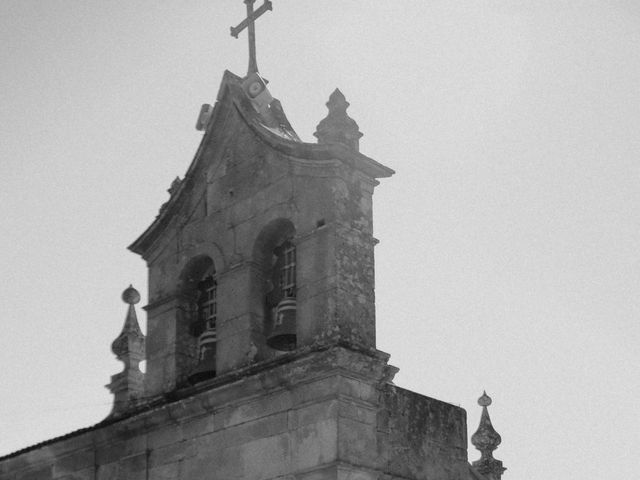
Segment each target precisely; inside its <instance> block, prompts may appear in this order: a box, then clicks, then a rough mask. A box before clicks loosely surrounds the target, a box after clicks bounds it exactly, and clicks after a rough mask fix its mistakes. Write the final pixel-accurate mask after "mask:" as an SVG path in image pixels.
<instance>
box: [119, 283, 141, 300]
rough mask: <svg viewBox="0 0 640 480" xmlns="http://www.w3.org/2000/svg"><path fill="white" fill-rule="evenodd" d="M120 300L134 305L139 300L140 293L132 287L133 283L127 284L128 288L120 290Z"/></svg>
mask: <svg viewBox="0 0 640 480" xmlns="http://www.w3.org/2000/svg"><path fill="white" fill-rule="evenodd" d="M122 301H123V302H124V303H128V304H129V305H135V304H136V303H138V302H139V301H140V293H138V291H137V290H136V289H135V288H133V285H129V288H127V289H126V290H125V291H124V292H122Z"/></svg>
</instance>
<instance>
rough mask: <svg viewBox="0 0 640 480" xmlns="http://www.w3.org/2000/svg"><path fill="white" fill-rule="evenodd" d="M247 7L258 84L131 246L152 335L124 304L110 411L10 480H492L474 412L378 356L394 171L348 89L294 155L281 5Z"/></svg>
mask: <svg viewBox="0 0 640 480" xmlns="http://www.w3.org/2000/svg"><path fill="white" fill-rule="evenodd" d="M245 4H246V6H247V19H246V20H244V21H243V22H242V23H241V24H240V25H239V26H238V27H236V28H235V29H232V34H234V35H236V36H237V34H238V33H240V31H242V30H243V29H244V28H245V27H248V29H249V45H250V62H249V71H248V72H247V75H245V76H244V77H240V76H237V75H235V74H233V73H231V72H228V71H227V72H225V73H224V76H223V78H222V82H221V85H220V89H219V91H218V94H217V98H216V102H215V105H214V106H210V105H204V106H203V108H202V110H201V114H200V117H199V119H198V122H197V128H198V129H199V130H202V131H203V132H204V133H203V136H202V140H201V142H200V145H199V147H198V149H197V151H196V154H195V157H194V159H193V161H192V162H191V164H190V165H189V167H188V168H187V171H186V173H185V174H184V176H183V177H182V178H176V179H175V180H174V181H173V182H172V183H171V186H170V188H169V190H168V192H169V199H168V201H167V202H166V203H164V204H163V205H162V206H161V207H160V211H159V212H158V215H157V216H156V218H155V219H154V220H153V222H152V223H151V224H150V225H149V226H148V227H147V228H146V230H144V232H143V233H142V234H141V235H140V236H139V237H138V238H137V239H136V240H135V241H134V242H133V243H132V244H131V246H130V247H129V248H130V249H131V250H132V251H133V252H135V253H137V254H139V255H140V256H141V257H142V258H143V259H144V260H145V262H146V264H147V267H148V279H149V285H148V287H149V292H148V305H146V306H145V307H144V309H145V310H146V313H147V334H146V337H145V336H143V335H142V333H141V332H140V329H139V327H138V324H137V318H136V313H135V308H134V305H135V304H136V303H138V301H139V299H140V296H139V294H138V292H137V291H135V290H134V289H133V288H132V287H130V288H128V289H127V290H125V292H124V294H123V300H124V301H125V303H127V304H128V313H127V317H126V321H125V326H124V328H123V331H122V333H121V334H120V336H119V337H118V338H117V339H116V341H115V342H114V344H113V347H112V348H113V352H114V353H115V354H116V356H117V357H118V359H120V360H121V361H122V362H123V363H124V371H123V372H121V373H119V374H116V375H114V376H113V377H112V381H111V383H110V384H109V386H108V387H109V388H110V389H111V391H112V392H113V393H114V397H115V399H114V408H113V411H112V412H111V414H110V415H109V416H108V417H107V418H106V419H105V420H103V421H102V422H100V423H99V424H97V425H95V426H93V427H90V428H88V429H84V430H81V431H78V432H74V433H73V434H70V435H68V436H65V437H61V438H59V439H54V440H52V441H50V442H48V443H47V444H46V445H40V446H36V447H34V448H33V449H31V450H28V451H26V452H18V453H19V454H17V455H16V456H15V457H11V458H9V459H5V460H3V459H0V479H4V478H11V480H20V479H22V478H43V479H48V478H51V479H54V478H55V479H59V478H78V479H89V478H91V479H107V478H109V479H111V478H127V479H129V478H131V479H137V478H141V479H142V478H145V479H161V478H175V479H181V480H192V479H193V480H195V479H205V478H206V479H238V480H240V479H242V480H272V479H273V480H275V479H279V480H280V479H288V480H294V479H295V480H333V479H336V480H337V479H340V480H399V479H404V480H463V479H464V480H466V479H469V478H476V479H483V478H485V477H483V472H484V471H485V470H486V469H485V464H487V465H488V463H487V462H486V461H484V460H483V462H484V463H483V464H482V466H479V467H478V469H471V467H470V465H469V464H468V462H467V436H466V413H465V411H464V410H463V409H462V408H460V407H456V406H454V405H450V404H447V403H445V402H441V401H438V400H435V399H432V398H429V397H425V396H423V395H420V394H417V393H414V392H410V391H408V390H405V389H402V388H400V387H397V386H396V385H394V384H393V383H392V380H393V377H394V375H395V373H396V372H397V369H396V368H395V367H393V366H391V365H389V364H388V359H389V355H388V354H386V353H384V352H381V351H379V350H377V348H376V336H375V322H376V319H375V298H374V246H375V244H376V243H377V241H376V239H375V238H374V237H373V223H372V222H373V216H372V195H373V191H374V187H375V186H377V185H378V179H380V178H386V177H390V176H391V175H392V174H393V173H394V172H393V170H391V169H390V168H388V167H386V166H384V165H382V164H381V163H379V162H377V161H375V160H373V159H372V158H370V157H368V156H366V155H364V154H363V153H361V152H360V145H359V141H360V138H361V137H362V133H361V132H360V130H359V128H358V125H357V123H356V122H355V121H354V120H353V119H351V118H350V117H349V115H348V114H347V108H348V106H349V103H348V102H347V101H346V99H345V96H344V95H343V94H342V92H340V90H338V89H336V90H335V91H334V92H333V93H332V94H331V96H330V97H329V101H328V102H327V108H328V114H327V117H326V118H325V119H323V120H321V121H320V122H319V124H318V126H317V129H316V132H315V133H314V135H315V137H316V138H317V140H318V141H317V143H306V142H303V141H301V140H300V138H299V137H298V135H297V134H296V132H295V131H294V129H293V128H292V126H291V125H290V123H289V121H288V120H287V117H286V115H285V113H284V110H283V108H282V106H281V104H280V102H279V101H278V100H277V99H275V98H273V97H272V96H271V94H270V92H269V89H268V88H267V82H266V81H265V80H264V79H263V78H262V77H261V76H260V74H259V73H258V70H257V63H256V61H255V30H254V25H253V24H254V21H255V19H256V18H258V17H259V16H260V15H262V14H263V13H265V12H266V11H268V10H270V9H271V2H269V1H264V3H263V5H262V6H261V7H260V8H258V9H257V10H255V11H254V10H253V4H254V0H245ZM142 358H145V359H146V361H147V368H146V373H145V374H144V375H142V373H141V372H140V371H139V369H138V363H139V362H140V361H141V360H142ZM487 418H488V417H487ZM483 458H484V457H483ZM12 468H19V469H21V470H20V471H21V472H22V473H23V474H24V475H22V474H18V475H16V474H14V471H12ZM487 468H489V467H487ZM491 468H493V470H491V472H496V471H497V470H496V468H497V467H496V468H494V466H493V464H492V465H491ZM483 469H484V470H483ZM486 471H487V472H489V470H486ZM491 472H489V473H491ZM500 473H501V472H500ZM9 475H11V476H9ZM491 478H494V477H491ZM495 478H496V479H498V478H499V476H495Z"/></svg>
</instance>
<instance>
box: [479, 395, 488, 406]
mask: <svg viewBox="0 0 640 480" xmlns="http://www.w3.org/2000/svg"><path fill="white" fill-rule="evenodd" d="M478 405H480V406H481V407H488V406H489V405H491V397H490V396H489V395H487V392H482V396H481V397H480V398H479V399H478Z"/></svg>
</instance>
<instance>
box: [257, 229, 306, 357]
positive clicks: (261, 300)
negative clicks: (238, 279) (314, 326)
mask: <svg viewBox="0 0 640 480" xmlns="http://www.w3.org/2000/svg"><path fill="white" fill-rule="evenodd" d="M295 233H296V229H295V226H294V225H293V223H292V222H291V221H290V220H288V219H286V218H278V219H275V220H272V221H271V222H269V223H268V224H267V225H266V226H265V227H263V229H262V230H261V231H260V233H259V235H258V237H257V238H256V241H255V244H254V248H253V259H254V261H255V267H256V268H255V276H256V284H257V285H256V288H254V289H253V292H254V295H255V297H256V298H254V301H255V302H257V303H258V308H257V309H256V311H258V312H260V313H261V317H262V318H261V321H262V325H263V329H264V333H265V336H266V344H267V345H268V346H269V347H271V348H272V349H275V350H279V351H290V350H294V349H295V348H296V339H297V332H296V330H297V321H296V311H297V304H296V292H297V280H296V270H297V268H296V267H297V256H296V246H295Z"/></svg>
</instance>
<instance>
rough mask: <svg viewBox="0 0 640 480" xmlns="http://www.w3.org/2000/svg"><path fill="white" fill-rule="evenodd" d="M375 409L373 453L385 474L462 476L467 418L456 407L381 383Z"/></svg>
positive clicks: (422, 479)
mask: <svg viewBox="0 0 640 480" xmlns="http://www.w3.org/2000/svg"><path fill="white" fill-rule="evenodd" d="M379 407H380V408H379V410H378V422H379V423H378V428H379V436H378V454H379V455H380V458H382V459H384V460H383V465H381V468H382V470H383V471H384V472H385V473H386V474H388V475H390V476H391V477H393V478H395V477H399V478H412V479H416V480H427V479H428V480H444V479H447V480H454V479H455V480H462V479H467V478H468V475H469V473H468V471H469V466H468V463H467V433H466V432H467V420H466V412H465V411H464V409H462V408H460V407H456V406H454V405H451V404H448V403H445V402H441V401H439V400H435V399H433V398H429V397H425V396H423V395H419V394H417V393H414V392H410V391H408V390H405V389H402V388H398V387H395V386H391V385H387V386H386V387H385V388H384V389H383V391H382V394H381V403H380V406H379Z"/></svg>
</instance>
